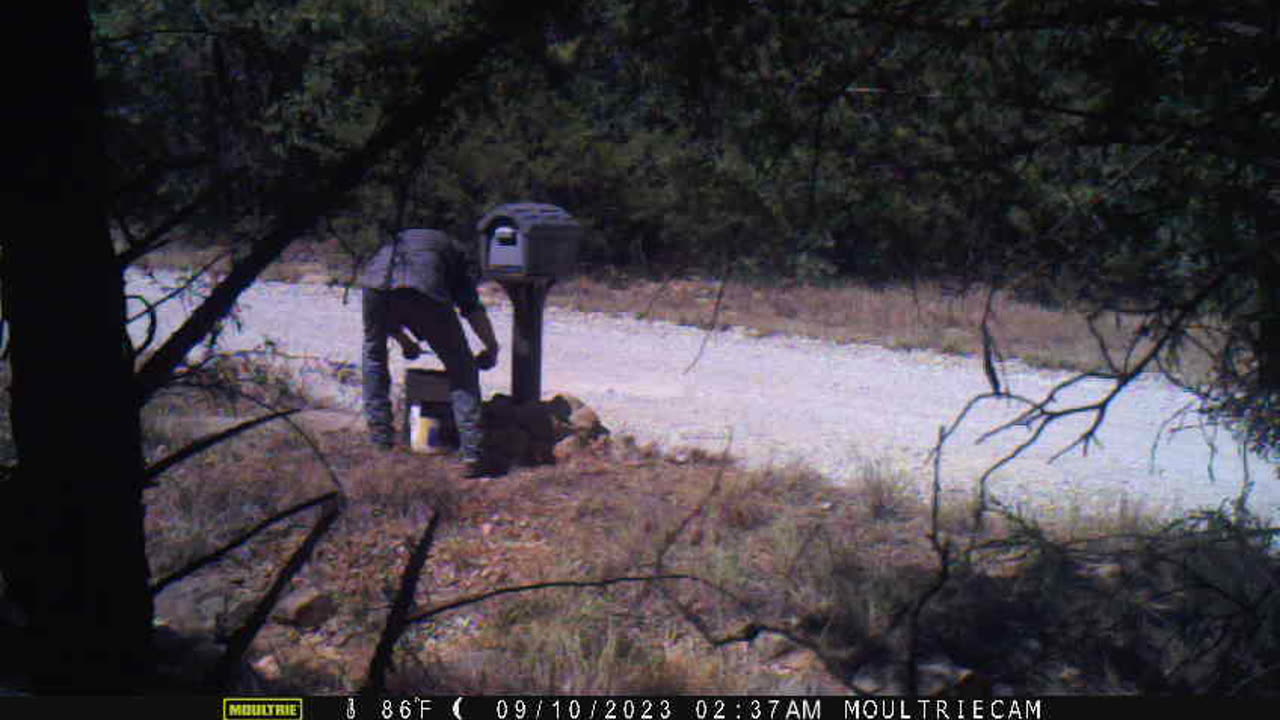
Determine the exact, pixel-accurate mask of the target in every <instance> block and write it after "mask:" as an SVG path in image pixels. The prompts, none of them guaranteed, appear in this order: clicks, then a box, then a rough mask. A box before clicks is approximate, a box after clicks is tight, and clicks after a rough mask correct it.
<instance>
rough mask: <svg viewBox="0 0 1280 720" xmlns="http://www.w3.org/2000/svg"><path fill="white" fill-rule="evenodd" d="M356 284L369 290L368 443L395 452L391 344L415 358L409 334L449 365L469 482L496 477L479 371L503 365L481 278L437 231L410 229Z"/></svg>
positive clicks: (371, 261) (379, 253)
mask: <svg viewBox="0 0 1280 720" xmlns="http://www.w3.org/2000/svg"><path fill="white" fill-rule="evenodd" d="M357 284H358V285H359V286H360V287H361V288H363V292H362V298H361V300H362V304H363V316H364V352H363V365H362V369H363V375H364V410H365V420H366V421H367V423H368V427H369V435H370V439H371V440H372V441H373V443H374V444H375V445H378V446H379V447H382V448H385V449H390V448H391V447H393V446H394V443H395V429H394V421H393V419H392V416H391V415H392V413H391V399H390V388H391V373H390V369H389V367H388V362H387V342H388V340H390V339H395V340H396V341H397V342H398V343H399V344H400V346H401V351H402V352H403V353H404V355H405V357H406V358H409V359H412V358H413V357H416V354H417V352H418V347H417V343H413V342H410V340H409V338H408V337H406V336H405V334H404V333H405V331H406V330H407V331H408V332H410V333H413V336H414V337H415V338H417V339H418V340H425V341H426V342H427V344H428V345H430V346H431V350H432V351H433V352H435V354H436V356H437V357H438V358H440V361H441V362H442V363H444V368H445V372H446V374H447V375H448V377H449V398H450V400H451V401H452V403H453V417H454V420H455V421H456V423H457V426H458V440H459V444H460V445H461V448H460V455H461V459H462V461H463V463H464V464H465V466H466V474H467V476H468V477H479V476H482V475H487V474H491V472H490V469H489V468H488V467H487V466H486V463H485V462H484V458H483V457H482V455H481V448H482V446H483V442H484V436H483V431H482V429H481V426H480V377H479V372H478V370H481V369H483V370H488V369H489V368H492V367H493V366H494V365H495V364H497V358H498V340H497V338H496V336H495V335H494V332H493V325H492V323H490V322H489V315H488V313H487V312H486V311H485V308H484V305H483V304H482V303H481V302H480V296H479V294H478V293H477V292H476V284H475V280H474V279H472V277H471V276H470V275H469V274H468V273H467V269H466V259H465V257H464V256H463V253H462V250H461V249H460V248H459V246H458V245H457V243H456V242H455V241H454V239H453V238H452V237H450V236H449V235H447V234H446V233H443V232H441V231H439V230H428V229H421V228H415V229H410V230H404V231H402V232H400V233H399V234H397V235H396V236H395V237H394V238H393V239H391V240H390V241H388V242H387V243H386V244H384V245H383V246H382V247H380V248H378V251H377V252H376V253H374V255H373V257H372V258H370V259H369V261H368V262H367V263H366V264H365V266H364V267H363V268H362V270H361V272H360V275H359V277H358V279H357ZM455 308H456V309H457V312H455ZM458 313H461V314H462V316H463V317H465V318H466V319H467V323H468V324H470V325H471V328H472V329H473V330H475V333H476V336H477V337H479V338H480V341H481V342H482V343H483V344H484V350H483V351H481V352H480V353H479V354H478V355H475V356H472V354H471V348H470V346H469V345H468V344H467V337H466V334H465V333H464V332H463V329H462V324H461V323H459V322H458Z"/></svg>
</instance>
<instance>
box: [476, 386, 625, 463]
mask: <svg viewBox="0 0 1280 720" xmlns="http://www.w3.org/2000/svg"><path fill="white" fill-rule="evenodd" d="M484 427H485V443H486V446H487V447H486V448H485V451H486V453H488V454H489V456H490V457H492V458H494V459H496V460H499V461H501V462H503V463H505V464H508V465H542V464H549V463H554V462H557V461H564V460H567V459H569V458H570V457H572V456H573V455H575V454H577V453H579V452H581V451H582V450H584V449H587V448H590V447H592V446H594V445H596V444H599V443H601V442H603V441H605V440H607V438H608V436H609V430H608V428H606V427H605V426H604V425H603V424H601V422H600V416H599V415H597V414H596V411H595V410H592V409H591V408H590V407H588V406H587V404H586V403H584V402H582V400H579V399H578V398H576V397H574V396H572V395H556V396H555V397H554V398H552V399H551V400H548V401H546V402H537V403H526V404H523V405H517V404H516V402H515V400H514V399H512V398H511V397H510V396H508V395H502V394H498V395H494V396H493V397H492V398H491V399H490V400H488V401H487V402H486V403H485V404H484Z"/></svg>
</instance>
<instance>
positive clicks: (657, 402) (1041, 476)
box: [129, 273, 1280, 518]
mask: <svg viewBox="0 0 1280 720" xmlns="http://www.w3.org/2000/svg"><path fill="white" fill-rule="evenodd" d="M164 277H166V278H171V277H172V275H165V276H164ZM129 278H130V288H131V292H138V293H142V294H145V295H147V296H148V297H152V298H154V297H157V296H158V295H159V294H161V291H160V289H159V288H157V287H156V286H155V285H154V284H153V283H152V281H150V280H148V279H146V278H145V277H144V276H142V275H141V274H138V273H131V274H130V276H129ZM489 297H490V298H491V299H490V300H489V302H488V305H489V309H490V315H491V317H492V318H493V321H494V325H495V328H496V329H497V331H498V336H499V339H500V340H501V341H502V342H503V345H504V349H503V353H502V358H501V360H500V362H499V365H498V367H497V368H496V369H495V370H493V371H490V372H488V373H485V374H483V375H482V377H481V384H482V387H483V390H484V394H485V396H486V397H487V396H488V395H490V394H492V393H494V392H509V390H510V375H511V368H510V353H509V348H510V344H511V343H510V333H511V308H510V306H509V305H508V304H507V303H506V302H505V299H501V300H499V299H495V298H498V297H501V296H500V293H499V294H498V295H497V296H492V295H491V296H489ZM182 314H183V310H182V308H181V305H180V304H179V303H169V304H167V305H166V306H165V308H164V310H163V311H162V313H161V323H160V332H161V335H162V336H163V335H164V334H165V333H167V332H168V331H170V330H171V329H172V328H173V327H175V325H176V323H177V322H178V320H179V318H180V317H181V316H182ZM238 317H239V321H240V323H241V326H242V327H241V329H240V330H239V331H236V330H235V328H233V327H229V328H228V330H227V332H226V333H225V335H224V339H223V347H224V348H227V349H243V348H252V347H255V346H258V345H260V344H261V343H262V342H263V340H264V339H265V338H270V339H271V340H274V341H275V342H276V344H277V347H278V348H279V350H280V351H281V352H283V353H287V354H291V355H295V356H303V357H305V358H309V359H307V360H303V361H301V362H300V364H299V378H300V379H301V381H302V382H303V384H304V386H305V388H306V389H307V390H308V392H309V394H311V395H312V396H313V397H317V398H319V399H320V400H321V401H322V402H323V403H325V404H327V405H329V406H330V407H335V408H339V409H343V410H346V411H349V412H350V413H351V420H352V427H353V428H360V425H359V421H358V415H357V413H358V412H359V407H360V398H359V386H358V383H356V384H343V383H341V382H339V381H338V379H337V378H338V373H337V372H335V370H334V365H333V363H339V364H340V363H347V364H350V365H351V366H357V365H358V363H359V359H360V302H359V294H358V293H357V292H352V293H350V295H349V296H348V297H347V301H346V303H345V304H344V302H343V291H342V290H341V289H340V288H328V287H324V286H320V285H291V284H285V283H272V282H264V283H259V284H258V285H257V286H255V287H254V288H252V289H251V290H250V291H248V292H247V293H246V294H245V296H244V297H243V298H242V299H241V302H240V304H239V306H238ZM137 329H138V330H141V328H137ZM705 337H706V334H705V333H704V332H702V331H699V330H696V329H694V328H688V327H681V326H675V325H671V324H667V323H655V322H643V321H638V320H633V319H630V318H623V317H614V316H607V315H603V314H594V313H577V312H570V311H564V310H558V309H548V311H547V313H546V323H545V328H544V337H543V355H544V357H543V395H544V397H549V396H551V395H553V394H555V393H557V392H568V393H572V394H574V395H577V396H579V397H581V398H582V399H583V400H585V401H586V402H587V403H589V404H590V405H592V406H593V407H595V408H596V409H597V410H598V411H599V413H600V415H601V417H602V418H603V419H604V422H605V424H606V425H607V426H608V427H609V428H610V429H611V430H612V431H613V432H614V433H615V434H618V433H629V434H632V435H635V436H636V438H637V439H638V440H640V441H641V442H647V441H656V442H658V443H660V444H661V445H663V446H664V447H667V448H677V447H680V446H689V447H701V448H704V449H707V450H711V451H721V450H724V449H725V448H726V447H727V448H728V449H729V452H730V453H731V454H733V455H735V456H738V457H740V458H741V459H743V460H744V461H745V462H747V463H749V464H751V465H754V466H765V465H769V464H773V465H784V464H788V463H792V462H798V463H803V464H806V465H809V466H811V467H813V468H815V469H817V470H819V471H821V472H823V473H824V474H826V475H828V476H829V477H831V478H832V479H834V480H835V481H837V482H845V481H848V480H850V479H853V478H856V477H857V475H858V473H859V472H860V470H861V469H862V468H864V467H865V466H866V465H867V464H869V463H879V464H881V465H882V466H883V467H886V468H888V469H891V470H896V471H899V472H901V473H902V474H903V476H904V477H905V478H908V479H910V480H911V481H913V482H915V483H916V487H917V489H918V491H919V492H921V493H924V492H925V491H926V489H927V485H928V482H929V479H930V477H931V475H930V473H931V465H930V464H929V461H928V453H929V450H930V448H931V447H932V446H933V443H934V441H935V440H936V436H937V432H938V429H939V427H940V426H942V425H945V424H949V423H951V422H952V420H953V419H954V418H955V416H956V413H958V412H959V411H960V410H961V408H963V407H964V405H965V403H966V402H967V401H968V400H969V399H970V398H971V397H973V396H975V395H977V394H980V393H982V392H983V391H984V390H985V389H986V381H985V379H984V376H983V374H982V370H981V366H980V363H979V362H978V361H977V360H976V359H973V358H964V357H954V356H943V355H938V354H935V353H932V352H926V351H912V352H903V351H895V350H887V349H884V348H881V347H876V346H871V345H837V344H833V343H828V342H822V341H817V340H810V339H805V338H797V337H780V336H774V337H767V338H755V337H750V336H748V335H747V334H745V333H743V332H740V331H737V330H731V331H727V332H717V333H714V334H712V335H711V336H710V339H709V340H708V341H707V343H706V348H705V351H704V352H703V354H702V356H701V358H700V359H699V361H698V362H697V363H696V365H694V366H693V368H692V369H690V370H688V371H686V370H687V369H688V368H689V366H690V364H691V363H692V362H693V360H694V359H695V357H697V356H698V353H699V347H700V346H701V345H702V343H703V341H704V338H705ZM398 355H399V353H398V351H394V349H393V352H392V357H393V358H396V359H395V360H393V366H392V368H393V373H394V376H395V377H400V376H401V370H402V368H403V367H404V366H405V363H403V362H402V361H400V360H399V359H398V357H396V356H398ZM433 360H434V358H432V357H431V356H424V357H423V358H422V359H420V360H418V361H416V362H415V363H414V365H417V366H423V367H432V366H433ZM1005 369H1006V371H1007V373H1008V375H1007V378H1006V379H1007V382H1008V385H1009V386H1010V389H1011V390H1012V391H1013V392H1015V393H1018V394H1020V395H1024V396H1029V397H1039V396H1040V395H1041V394H1043V393H1044V392H1045V391H1047V390H1048V389H1049V388H1050V387H1052V385H1053V384H1054V383H1056V382H1059V381H1061V380H1062V379H1064V378H1066V377H1068V376H1067V375H1065V374H1062V373H1051V372H1045V371H1038V370H1032V369H1029V368H1027V367H1025V366H1022V365H1021V364H1019V363H1009V364H1008V365H1007V367H1006V368H1005ZM357 379H358V378H357ZM1105 390H1106V388H1105V387H1103V386H1101V385H1094V386H1092V387H1090V386H1084V387H1080V388H1078V391H1076V392H1073V393H1071V394H1070V395H1068V396H1067V397H1066V398H1064V399H1066V400H1068V401H1072V402H1078V401H1079V400H1080V399H1087V398H1090V397H1097V396H1098V394H1099V393H1101V392H1105ZM393 392H397V393H398V390H393ZM1191 402H1192V398H1191V397H1190V396H1188V395H1186V394H1185V393H1183V392H1181V391H1180V390H1178V389H1176V388H1174V387H1172V386H1170V385H1168V384H1167V383H1165V382H1163V381H1161V380H1159V379H1158V378H1148V379H1144V380H1142V381H1140V382H1138V383H1135V384H1134V385H1133V386H1132V387H1130V388H1129V389H1127V390H1126V392H1125V393H1124V394H1123V395H1122V396H1121V397H1120V398H1119V399H1118V400H1117V402H1116V403H1115V404H1114V405H1113V407H1112V408H1111V410H1110V412H1109V413H1108V415H1107V418H1106V422H1105V424H1104V425H1103V426H1102V429H1101V431H1100V432H1099V435H1098V438H1099V440H1100V441H1101V443H1102V444H1101V447H1098V446H1094V447H1093V448H1091V449H1090V451H1089V453H1088V455H1087V456H1082V455H1081V453H1080V452H1079V451H1078V450H1076V451H1073V452H1072V453H1070V454H1068V455H1066V456H1064V457H1061V458H1059V459H1058V460H1056V461H1054V462H1052V463H1050V462H1049V460H1050V458H1051V456H1053V455H1054V454H1055V453H1056V452H1057V451H1059V450H1061V449H1062V448H1063V447H1065V446H1066V445H1067V444H1069V443H1070V442H1071V440H1072V439H1074V438H1075V437H1076V435H1078V434H1079V432H1080V431H1081V430H1082V429H1083V428H1084V427H1086V426H1087V423H1088V421H1089V419H1088V418H1085V417H1079V418H1074V419H1072V420H1070V421H1064V422H1063V423H1061V427H1057V428H1054V429H1052V430H1051V431H1050V432H1047V433H1046V434H1045V436H1044V437H1043V438H1042V439H1041V441H1040V442H1039V443H1038V444H1037V445H1036V446H1035V447H1034V448H1032V449H1031V450H1030V451H1028V452H1027V453H1026V454H1025V455H1024V456H1023V457H1022V458H1020V459H1018V460H1016V461H1014V462H1012V463H1010V464H1009V465H1007V466H1005V467H1004V468H1002V469H1001V470H999V471H997V473H996V474H995V475H994V476H993V478H992V481H991V483H990V485H989V488H990V491H991V492H992V493H993V494H995V495H996V496H998V497H1000V498H1003V499H1004V500H1006V501H1008V502H1011V503H1015V504H1018V505H1021V506H1023V507H1025V508H1027V509H1032V510H1035V511H1037V512H1074V511H1075V510H1099V509H1101V510H1115V509H1118V508H1120V507H1125V506H1127V507H1135V508H1140V509H1142V510H1144V511H1147V512H1153V513H1170V512H1179V511H1183V510H1186V509H1190V508H1197V507H1206V506H1217V505H1219V504H1220V503H1222V502H1224V501H1230V500H1232V499H1234V498H1235V497H1236V496H1237V495H1238V494H1239V492H1240V490H1241V487H1242V483H1243V482H1244V481H1245V480H1246V479H1251V480H1252V481H1253V482H1254V483H1255V484H1256V485H1255V487H1254V488H1253V490H1252V494H1251V496H1250V497H1251V506H1252V507H1253V509H1254V510H1255V512H1260V513H1262V514H1264V515H1270V516H1272V517H1273V518H1277V517H1280V479H1277V477H1276V471H1275V467H1274V466H1273V465H1270V464H1268V463H1266V462H1265V461H1263V460H1261V459H1259V458H1257V457H1248V458H1247V459H1246V458H1244V457H1242V454H1241V452H1240V450H1239V448H1238V447H1237V446H1236V445H1235V444H1234V443H1233V442H1232V440H1231V439H1230V438H1229V437H1228V436H1226V435H1225V434H1223V433H1219V434H1218V435H1217V437H1216V441H1215V439H1214V436H1213V434H1212V433H1209V432H1207V431H1205V430H1203V429H1200V428H1198V427H1187V426H1188V425H1192V424H1193V423H1192V421H1194V420H1195V417H1194V415H1189V416H1186V417H1184V418H1182V419H1181V420H1178V419H1176V418H1175V416H1176V415H1177V414H1178V412H1179V410H1181V409H1183V408H1184V407H1187V406H1188V405H1189V404H1190V403H1191ZM1017 409H1018V408H1017V407H1015V406H1013V405H1012V404H996V403H988V404H986V405H982V406H979V407H978V408H977V411H976V412H975V413H973V414H972V415H971V416H970V418H969V420H968V421H967V422H966V423H965V424H964V425H963V426H962V428H961V430H960V432H958V433H957V434H956V435H955V436H953V438H952V439H951V440H950V441H949V442H948V444H947V446H946V448H945V452H944V454H943V465H942V467H943V477H944V487H945V489H946V490H947V491H948V492H955V493H969V492H972V489H973V487H974V483H975V478H976V477H977V476H978V475H980V474H981V472H982V471H983V470H984V469H986V468H987V467H989V466H990V465H991V464H992V463H994V462H995V461H996V460H998V459H1000V458H1001V457H1003V456H1004V455H1005V454H1007V453H1008V452H1009V450H1011V449H1012V448H1013V447H1015V446H1016V445H1017V444H1018V443H1019V442H1021V441H1022V440H1023V439H1024V438H1026V437H1027V435H1026V433H1025V432H1024V431H1022V430H1021V429H1017V430H1011V431H1009V432H1007V433H1004V434H1002V435H1000V436H997V437H996V438H994V439H991V440H988V441H987V442H984V443H976V442H975V440H976V439H977V437H978V436H979V435H980V434H981V433H982V432H983V431H984V430H987V429H990V428H992V427H994V426H995V425H997V424H998V423H999V422H1001V421H1002V420H1006V419H1009V418H1011V417H1013V415H1014V413H1016V411H1017Z"/></svg>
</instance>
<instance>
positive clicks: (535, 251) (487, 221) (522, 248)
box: [476, 202, 582, 279]
mask: <svg viewBox="0 0 1280 720" xmlns="http://www.w3.org/2000/svg"><path fill="white" fill-rule="evenodd" d="M476 229H477V230H478V231H479V234H480V238H479V239H480V269H481V271H482V272H483V273H484V274H485V275H486V276H489V277H492V278H495V279H520V278H555V277H557V276H562V275H567V274H569V273H571V272H573V266H574V263H576V262H577V259H578V245H579V243H580V242H581V240H582V226H581V225H579V224H578V221H577V220H574V219H573V216H572V215H570V214H569V213H567V212H565V211H564V210H563V209H561V208H559V207H557V206H555V205H547V204H545V203H530V202H526V203H510V204H507V205H500V206H498V207H496V208H494V209H493V210H491V211H489V213H488V214H486V215H485V216H484V217H483V218H481V219H480V222H479V223H477V224H476Z"/></svg>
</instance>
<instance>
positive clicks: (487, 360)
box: [476, 347, 498, 370]
mask: <svg viewBox="0 0 1280 720" xmlns="http://www.w3.org/2000/svg"><path fill="white" fill-rule="evenodd" d="M497 364H498V348H496V347H487V348H485V349H484V350H481V351H480V352H478V353H476V367H478V368H480V369H481V370H492V369H493V368H494V367H495V366H496V365H497Z"/></svg>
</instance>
